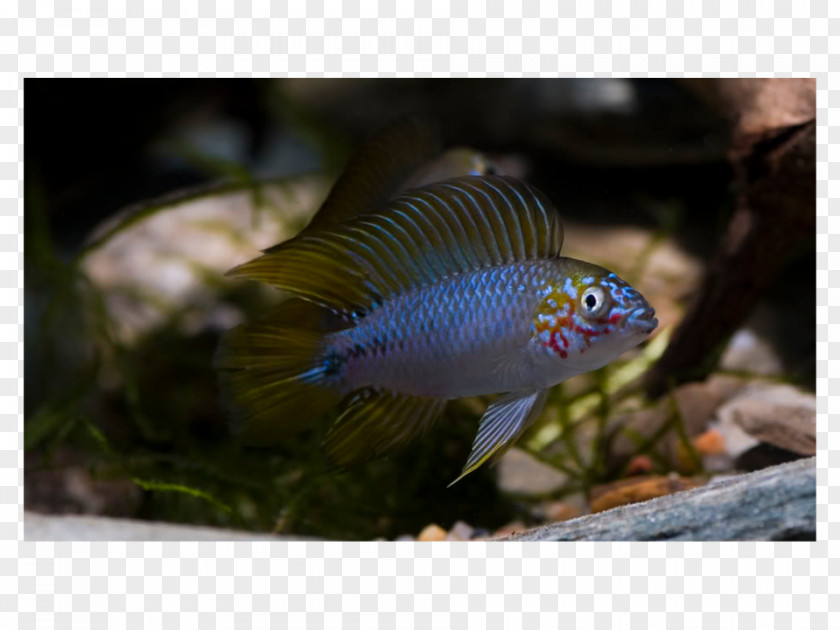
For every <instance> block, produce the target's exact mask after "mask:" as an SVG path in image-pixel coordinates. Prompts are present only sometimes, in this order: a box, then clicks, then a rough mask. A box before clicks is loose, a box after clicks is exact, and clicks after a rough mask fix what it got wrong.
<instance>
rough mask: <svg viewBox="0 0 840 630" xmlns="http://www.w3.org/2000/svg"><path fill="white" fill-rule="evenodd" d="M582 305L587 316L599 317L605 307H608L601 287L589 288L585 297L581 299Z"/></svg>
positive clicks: (584, 294) (585, 292)
mask: <svg viewBox="0 0 840 630" xmlns="http://www.w3.org/2000/svg"><path fill="white" fill-rule="evenodd" d="M580 303H581V306H582V307H583V311H584V314H585V315H587V316H589V317H598V316H599V315H600V314H601V313H602V312H603V311H604V307H605V306H606V299H605V296H604V291H603V290H602V289H601V287H589V288H588V289H587V290H586V291H584V292H583V296H582V297H581V298H580Z"/></svg>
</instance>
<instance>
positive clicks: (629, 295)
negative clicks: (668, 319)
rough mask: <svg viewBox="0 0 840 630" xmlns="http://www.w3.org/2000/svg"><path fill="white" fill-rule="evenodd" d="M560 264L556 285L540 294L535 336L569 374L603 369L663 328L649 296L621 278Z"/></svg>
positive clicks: (592, 267) (575, 263)
mask: <svg viewBox="0 0 840 630" xmlns="http://www.w3.org/2000/svg"><path fill="white" fill-rule="evenodd" d="M558 263H559V265H558V271H559V273H558V274H557V277H556V279H554V280H552V281H551V282H549V283H547V284H546V285H545V286H543V287H541V288H540V292H539V297H540V303H539V306H538V308H537V313H536V316H535V318H534V323H533V326H532V332H533V341H534V343H535V344H536V345H537V347H538V348H539V350H540V352H541V353H542V354H543V355H544V357H545V358H546V359H548V360H550V361H555V362H557V363H558V364H560V365H562V369H563V372H564V373H580V372H588V371H590V370H595V369H598V368H600V367H603V366H604V365H606V364H607V363H609V362H610V361H612V360H613V359H615V358H616V357H617V356H618V355H620V354H621V353H623V352H625V351H627V350H629V349H630V348H633V347H635V346H637V345H638V344H640V343H641V342H642V341H644V340H645V339H646V338H647V337H648V335H650V333H651V332H653V330H654V329H655V328H656V326H657V325H658V322H657V320H656V317H655V312H654V310H653V308H652V307H651V306H650V304H648V302H647V300H646V299H645V298H644V296H643V295H642V294H641V293H639V292H638V291H637V290H636V289H634V288H633V287H632V286H630V285H629V284H628V283H627V282H625V281H624V280H622V279H621V278H619V277H618V276H617V275H616V274H615V273H613V272H611V271H609V270H608V269H604V268H603V267H599V266H597V265H593V264H591V263H587V262H583V261H580V260H574V259H571V258H561V259H559V261H558Z"/></svg>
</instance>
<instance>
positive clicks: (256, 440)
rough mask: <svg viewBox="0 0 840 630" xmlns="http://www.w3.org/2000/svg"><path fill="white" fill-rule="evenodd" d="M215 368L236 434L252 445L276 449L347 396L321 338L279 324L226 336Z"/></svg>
mask: <svg viewBox="0 0 840 630" xmlns="http://www.w3.org/2000/svg"><path fill="white" fill-rule="evenodd" d="M214 367H215V368H216V369H218V370H219V387H220V389H221V392H222V399H223V400H224V401H225V403H226V405H227V406H228V408H229V412H230V416H231V417H232V418H233V430H234V432H236V433H238V434H239V436H240V437H241V439H242V440H243V441H244V442H246V443H250V444H261V445H268V444H271V443H275V442H277V441H279V440H281V439H282V438H284V437H286V436H288V435H290V434H292V433H295V432H297V431H300V430H303V429H305V428H307V427H309V426H311V424H312V423H313V422H314V421H315V420H316V419H317V418H318V417H319V416H321V415H322V414H323V413H324V412H326V411H327V410H329V409H330V408H331V407H333V406H335V405H336V404H338V402H339V401H340V400H341V397H342V394H343V392H342V390H341V379H340V378H339V377H338V376H337V375H336V366H335V365H334V364H333V363H332V362H330V360H329V355H328V348H327V347H326V345H325V343H324V336H323V334H322V333H320V332H317V331H313V330H306V329H303V328H291V327H289V326H288V325H287V324H284V323H278V322H275V321H261V322H254V323H250V324H244V325H242V326H239V327H238V328H235V329H233V330H230V331H228V332H227V333H225V334H224V335H223V336H222V339H221V341H220V343H219V347H218V349H217V351H216V357H215V360H214Z"/></svg>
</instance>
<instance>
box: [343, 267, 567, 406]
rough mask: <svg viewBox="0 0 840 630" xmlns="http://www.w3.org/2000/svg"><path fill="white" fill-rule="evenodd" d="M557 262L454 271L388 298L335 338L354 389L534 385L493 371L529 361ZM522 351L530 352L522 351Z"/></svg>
mask: <svg viewBox="0 0 840 630" xmlns="http://www.w3.org/2000/svg"><path fill="white" fill-rule="evenodd" d="M553 266H555V265H552V264H551V263H549V262H543V261H539V262H532V263H514V264H510V265H506V266H504V267H496V268H492V269H484V270H481V271H477V272H473V273H468V274H461V275H458V276H455V277H451V278H446V279H444V280H441V281H439V282H437V283H435V284H433V285H430V286H428V287H422V288H420V289H418V290H416V291H412V292H410V293H408V294H405V295H401V296H397V297H396V298H394V299H391V300H389V301H386V302H385V303H383V304H382V305H381V306H379V307H377V308H376V309H374V310H373V312H372V313H371V314H369V315H368V316H366V317H364V318H362V319H361V320H359V322H358V324H357V325H356V327H355V328H352V329H350V330H347V331H342V332H340V333H336V334H335V335H333V336H332V337H330V338H329V340H328V343H329V344H332V345H333V347H335V348H336V349H337V350H338V352H339V356H343V357H345V358H346V363H345V372H344V378H345V379H346V380H347V384H348V386H349V387H351V388H354V389H355V388H357V387H367V386H381V387H385V388H388V389H391V390H393V391H397V392H402V393H406V394H413V395H418V396H439V397H443V398H456V397H459V396H465V395H467V396H474V395H480V394H488V393H493V392H498V391H501V390H506V389H517V388H520V387H526V386H529V385H533V383H532V382H529V381H517V380H511V379H510V378H506V377H505V376H504V375H500V374H497V373H494V372H492V371H489V370H488V365H495V364H497V363H498V362H500V361H502V362H504V361H506V360H520V361H523V366H522V367H523V371H524V368H526V367H527V366H526V365H525V363H524V360H525V359H526V358H527V357H526V356H525V355H524V354H523V352H522V351H523V350H524V349H525V347H526V346H527V345H528V342H529V339H530V337H531V319H532V318H533V313H534V311H535V309H536V306H537V304H538V303H539V300H540V297H539V295H538V292H537V287H538V286H539V285H541V284H543V283H545V282H546V280H547V278H548V277H549V275H550V270H551V268H552V267H553ZM519 355H522V356H521V358H520V357H519Z"/></svg>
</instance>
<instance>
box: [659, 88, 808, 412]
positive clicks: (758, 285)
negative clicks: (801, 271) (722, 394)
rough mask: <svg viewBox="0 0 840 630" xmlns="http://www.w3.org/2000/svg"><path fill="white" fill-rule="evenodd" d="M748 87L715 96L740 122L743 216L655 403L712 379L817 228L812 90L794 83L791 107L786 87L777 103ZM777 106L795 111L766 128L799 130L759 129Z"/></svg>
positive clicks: (662, 364)
mask: <svg viewBox="0 0 840 630" xmlns="http://www.w3.org/2000/svg"><path fill="white" fill-rule="evenodd" d="M733 81H734V83H733ZM745 81H747V83H749V84H750V85H748V86H746V87H744V86H743V85H737V84H738V83H739V80H721V81H720V82H718V83H721V82H723V83H726V86H724V87H722V88H721V87H718V88H717V91H716V92H715V94H717V95H718V97H719V98H722V97H720V94H721V93H723V94H725V95H726V96H725V98H722V101H721V102H723V103H724V105H723V107H724V108H725V109H726V112H727V115H729V116H730V117H731V118H732V119H733V121H734V129H733V138H732V146H731V150H730V160H731V162H732V164H733V168H734V171H735V179H736V183H737V185H738V187H739V189H740V192H739V195H738V199H737V205H736V210H735V212H734V214H733V216H732V219H731V221H730V223H729V225H728V227H727V230H726V233H725V235H724V237H723V239H722V241H721V243H720V245H719V247H718V250H717V253H716V254H715V256H714V258H713V259H712V261H711V262H710V264H709V266H708V268H707V271H706V275H705V278H704V281H703V283H702V285H701V288H700V291H699V292H698V293H697V295H696V297H695V299H694V300H693V302H692V303H691V304H690V306H689V308H688V310H687V313H686V316H685V318H684V319H683V321H682V323H681V324H680V326H679V328H678V329H677V330H676V331H675V333H674V336H673V339H672V341H671V344H670V345H669V347H668V349H667V350H666V351H665V353H664V355H663V356H662V358H661V359H660V360H659V362H658V363H657V364H656V365H655V366H654V368H653V369H652V370H651V372H650V373H649V375H648V378H647V383H646V388H647V392H648V394H649V395H651V396H657V395H660V394H662V393H663V392H664V391H666V390H667V388H668V387H669V385H670V384H676V383H679V382H683V381H686V380H691V379H696V378H703V377H704V376H706V375H707V374H708V373H709V371H710V370H711V369H712V368H713V367H714V365H715V363H716V362H717V359H718V358H719V356H720V353H721V352H722V351H723V349H724V346H725V343H726V342H727V341H728V339H729V337H730V336H731V335H732V334H733V333H734V332H735V331H736V330H737V329H738V327H740V326H741V325H743V323H744V321H745V320H746V319H747V317H748V316H749V314H750V312H751V311H752V309H753V308H754V306H755V304H756V302H757V301H758V300H759V299H760V297H761V296H762V294H763V293H764V291H765V289H766V288H767V287H768V285H769V284H770V283H771V282H772V281H773V279H774V278H775V277H776V275H777V273H778V272H779V270H780V269H781V268H782V267H783V265H784V264H785V262H786V261H787V258H788V256H789V255H790V253H791V252H792V251H793V250H794V249H795V248H797V247H798V246H799V245H800V244H801V243H802V242H803V240H804V239H806V238H809V237H810V238H813V234H814V230H815V228H816V209H815V204H816V179H815V178H816V120H815V110H814V109H813V108H812V109H811V112H812V116H811V118H810V119H807V120H805V121H804V122H803V121H802V118H803V117H804V116H803V111H804V109H803V108H804V105H803V103H807V102H809V101H808V99H809V98H810V97H809V95H810V90H811V82H810V80H806V82H805V83H802V82H800V81H796V82H794V83H791V84H790V85H789V86H788V89H789V90H790V91H792V92H796V91H797V90H798V91H799V92H800V93H799V94H798V95H797V94H794V95H789V96H788V97H787V98H786V99H785V98H782V97H781V96H780V94H782V93H783V92H784V84H783V83H779V81H781V80H774V81H773V82H772V85H765V88H767V90H769V91H770V92H772V98H771V96H770V95H767V94H764V95H762V94H761V92H762V90H760V89H758V88H759V86H758V85H756V84H754V81H755V80H745ZM803 90H804V92H805V94H804V95H803V94H802V93H801V92H802V91H803ZM738 94H741V98H742V100H741V101H739V100H738ZM774 102H775V103H787V104H788V107H789V108H790V110H791V111H789V112H788V113H787V114H784V112H783V113H781V114H780V113H779V112H775V113H768V114H767V115H765V116H763V120H764V121H765V123H766V124H776V123H778V122H779V121H781V120H785V121H796V122H795V124H792V125H788V126H784V127H781V128H779V127H771V128H764V129H762V128H761V125H760V124H759V122H757V121H760V120H762V116H761V115H760V113H756V112H751V111H750V107H755V106H761V107H764V106H766V104H767V103H774ZM810 102H811V103H812V104H813V103H814V101H813V99H811V101H810ZM738 103H740V105H737V104H738Z"/></svg>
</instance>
